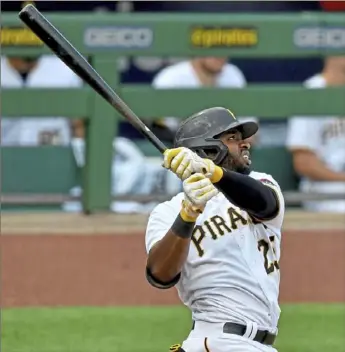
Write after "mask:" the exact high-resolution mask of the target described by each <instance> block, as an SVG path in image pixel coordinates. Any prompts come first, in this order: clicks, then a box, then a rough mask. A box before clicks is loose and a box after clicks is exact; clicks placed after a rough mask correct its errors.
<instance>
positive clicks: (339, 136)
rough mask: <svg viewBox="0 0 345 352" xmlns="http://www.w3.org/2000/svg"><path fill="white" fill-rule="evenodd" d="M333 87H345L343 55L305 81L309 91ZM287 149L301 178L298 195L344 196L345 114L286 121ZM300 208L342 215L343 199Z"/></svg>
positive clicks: (310, 204) (344, 208)
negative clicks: (337, 194)
mask: <svg viewBox="0 0 345 352" xmlns="http://www.w3.org/2000/svg"><path fill="white" fill-rule="evenodd" d="M337 86H338V87H339V86H344V88H345V56H338V57H329V58H327V59H326V61H325V66H324V69H323V72H322V73H320V74H316V75H314V76H313V77H311V78H309V79H308V80H307V81H306V82H305V87H307V88H310V89H317V88H324V87H337ZM344 97H345V91H344ZM344 99H345V98H344ZM287 147H288V149H289V150H290V151H291V152H292V156H293V164H294V168H295V170H296V172H297V173H298V174H299V175H300V176H301V182H300V190H301V191H302V192H306V193H310V192H316V193H345V111H344V116H324V117H312V116H295V117H292V118H290V119H289V121H288V134H287ZM303 206H304V208H305V209H306V210H309V211H317V212H340V213H345V200H322V201H306V202H304V203H303Z"/></svg>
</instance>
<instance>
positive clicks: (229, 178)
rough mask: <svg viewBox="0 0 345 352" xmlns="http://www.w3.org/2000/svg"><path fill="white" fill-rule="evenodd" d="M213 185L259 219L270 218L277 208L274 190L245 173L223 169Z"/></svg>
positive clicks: (232, 201) (231, 200)
mask: <svg viewBox="0 0 345 352" xmlns="http://www.w3.org/2000/svg"><path fill="white" fill-rule="evenodd" d="M214 185H215V186H216V187H217V188H218V189H219V190H220V191H221V192H222V193H223V194H224V195H225V196H226V197H227V198H228V199H229V200H230V202H231V203H233V204H235V205H237V206H238V207H240V208H241V209H244V210H246V211H248V212H249V213H250V214H251V215H254V216H255V217H257V218H259V219H268V218H271V217H273V216H274V215H275V214H276V212H277V211H278V209H279V204H278V199H277V197H276V196H275V193H274V191H273V190H272V189H271V188H269V187H267V186H265V185H264V184H262V183H261V182H259V181H257V180H255V179H253V178H252V177H249V176H247V175H242V174H239V173H238V172H233V171H228V170H224V169H223V175H222V177H221V179H220V180H219V181H218V182H216V183H214Z"/></svg>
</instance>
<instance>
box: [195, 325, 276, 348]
mask: <svg viewBox="0 0 345 352" xmlns="http://www.w3.org/2000/svg"><path fill="white" fill-rule="evenodd" d="M194 325H195V322H193V327H192V330H193V329H194ZM246 330H247V327H246V326H245V325H241V324H236V323H225V324H224V326H223V332H224V333H225V334H234V335H240V336H243V335H244V334H245V332H246ZM275 339H276V335H274V334H271V333H270V332H269V331H267V330H258V331H257V333H256V335H255V336H254V338H253V339H252V340H253V341H256V342H260V343H262V344H263V345H269V346H271V345H273V343H274V340H275Z"/></svg>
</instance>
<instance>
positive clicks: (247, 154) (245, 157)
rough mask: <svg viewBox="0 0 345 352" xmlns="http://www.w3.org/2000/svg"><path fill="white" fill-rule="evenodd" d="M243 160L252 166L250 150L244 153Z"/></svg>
mask: <svg viewBox="0 0 345 352" xmlns="http://www.w3.org/2000/svg"><path fill="white" fill-rule="evenodd" d="M242 158H243V159H244V160H245V161H246V162H247V163H248V164H249V165H250V164H251V163H252V161H251V160H250V154H249V152H248V150H244V151H242Z"/></svg>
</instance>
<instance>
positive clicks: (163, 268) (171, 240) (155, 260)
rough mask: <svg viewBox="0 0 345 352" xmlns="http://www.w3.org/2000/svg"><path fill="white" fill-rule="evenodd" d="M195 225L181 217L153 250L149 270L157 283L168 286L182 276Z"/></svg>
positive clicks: (148, 261) (149, 258)
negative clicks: (178, 276)
mask: <svg viewBox="0 0 345 352" xmlns="http://www.w3.org/2000/svg"><path fill="white" fill-rule="evenodd" d="M194 225H195V223H194V222H187V221H184V220H183V219H182V218H181V216H180V215H179V216H178V217H177V219H176V221H175V223H174V225H173V226H172V227H171V229H170V230H169V231H168V232H167V234H166V235H165V236H164V237H163V238H162V239H161V240H160V241H159V242H158V243H157V244H156V245H155V246H154V247H153V248H152V249H151V251H150V253H149V256H148V260H147V269H148V271H149V273H150V275H151V276H152V277H153V279H154V280H155V281H157V282H159V283H161V284H167V283H170V282H171V281H172V280H174V279H175V278H176V277H177V275H179V274H180V272H181V270H182V266H183V264H184V263H185V261H186V259H187V256H188V252H189V246H190V239H191V236H192V231H193V228H194Z"/></svg>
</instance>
